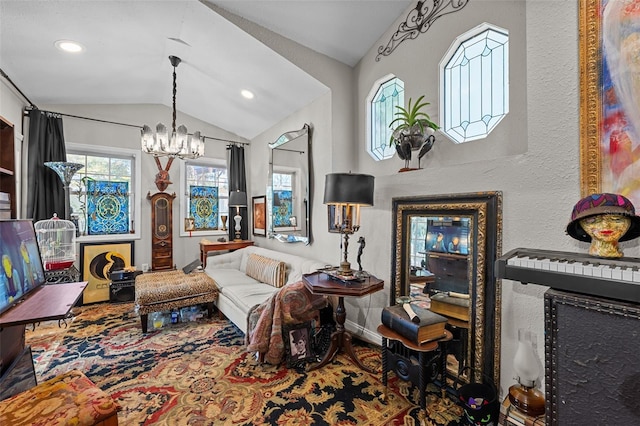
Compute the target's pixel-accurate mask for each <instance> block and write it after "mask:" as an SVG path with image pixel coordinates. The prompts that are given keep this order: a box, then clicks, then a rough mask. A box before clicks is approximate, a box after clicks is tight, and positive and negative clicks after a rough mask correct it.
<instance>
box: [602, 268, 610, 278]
mask: <svg viewBox="0 0 640 426" xmlns="http://www.w3.org/2000/svg"><path fill="white" fill-rule="evenodd" d="M600 274H601V275H600V276H601V277H602V278H609V279H611V268H610V267H609V266H606V265H605V266H603V267H602V268H600Z"/></svg>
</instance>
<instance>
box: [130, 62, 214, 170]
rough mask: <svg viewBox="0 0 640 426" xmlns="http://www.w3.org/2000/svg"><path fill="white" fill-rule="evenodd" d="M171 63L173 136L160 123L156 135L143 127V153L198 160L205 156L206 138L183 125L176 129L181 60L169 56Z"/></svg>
mask: <svg viewBox="0 0 640 426" xmlns="http://www.w3.org/2000/svg"><path fill="white" fill-rule="evenodd" d="M169 61H170V62H171V65H172V66H173V121H172V127H171V134H169V132H168V131H167V127H166V126H165V125H164V124H162V123H158V125H157V126H156V131H155V134H154V133H153V131H152V130H151V127H149V126H147V125H146V124H145V125H144V126H143V127H142V140H141V143H142V151H143V152H146V153H147V154H152V155H154V156H155V157H161V156H169V157H172V158H173V157H179V158H198V157H200V156H201V155H203V154H204V137H202V136H200V132H195V133H194V134H193V135H190V134H188V133H187V128H186V127H185V126H183V125H181V126H180V127H178V128H177V129H176V93H177V85H176V67H177V66H178V64H180V62H181V59H180V58H178V57H177V56H169Z"/></svg>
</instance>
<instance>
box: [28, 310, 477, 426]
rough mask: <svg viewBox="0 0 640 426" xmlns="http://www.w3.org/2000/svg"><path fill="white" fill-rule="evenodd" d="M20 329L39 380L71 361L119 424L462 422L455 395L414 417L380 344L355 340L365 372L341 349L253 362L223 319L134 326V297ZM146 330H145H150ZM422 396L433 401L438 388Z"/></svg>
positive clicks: (412, 395) (406, 389)
mask: <svg viewBox="0 0 640 426" xmlns="http://www.w3.org/2000/svg"><path fill="white" fill-rule="evenodd" d="M73 315H74V316H73V318H69V319H67V321H66V325H65V324H62V325H60V326H59V325H58V322H57V321H55V322H54V321H52V322H46V323H42V324H40V325H38V326H37V327H36V328H35V329H34V330H32V329H31V327H27V332H26V344H27V345H30V346H31V349H32V351H33V357H34V364H35V367H36V375H37V378H38V382H39V383H40V382H42V381H44V380H46V379H48V378H51V377H53V376H56V375H58V374H62V373H64V372H67V371H69V370H72V369H78V370H80V371H82V372H84V373H85V374H86V376H87V377H88V378H89V379H91V380H92V381H93V382H94V383H95V384H96V385H97V386H98V387H100V388H101V389H102V390H104V391H105V392H107V393H108V394H110V395H111V397H112V398H113V399H114V400H115V401H116V403H117V404H119V406H120V411H119V412H118V420H119V423H120V424H121V425H126V426H131V425H166V426H176V425H189V426H201V425H202V426H204V425H207V426H208V425H296V426H304V425H338V426H348V425H372V426H378V425H406V426H417V425H425V426H439V425H447V426H454V425H461V424H465V423H464V421H463V420H464V413H463V411H462V409H461V408H459V407H458V406H456V405H455V404H454V403H451V404H449V407H448V408H447V409H441V410H435V409H432V410H429V414H428V415H427V417H426V418H424V419H421V416H420V415H419V412H420V409H419V407H418V406H417V405H416V404H415V403H414V401H417V395H418V392H417V389H414V388H413V387H411V386H410V385H409V384H407V383H406V382H404V381H401V380H397V379H396V378H395V376H394V375H393V374H390V380H389V385H388V388H387V391H386V394H387V398H386V400H385V399H384V398H383V395H384V392H385V389H384V386H383V385H382V383H381V374H380V370H381V355H380V349H379V348H376V347H375V346H368V345H365V344H362V345H358V346H357V347H356V353H357V356H358V357H359V358H360V359H361V360H362V362H363V364H365V365H366V366H368V367H371V368H373V369H374V370H376V371H377V372H378V373H377V374H369V373H367V372H365V371H362V370H360V369H359V368H358V367H357V366H355V365H354V364H352V363H351V362H350V360H349V358H348V357H346V356H344V355H343V354H339V355H338V356H337V357H336V358H335V359H334V360H333V362H331V363H329V364H328V365H326V366H324V367H323V368H320V369H318V370H315V371H312V372H309V373H307V372H305V371H304V370H303V369H295V368H287V367H286V363H282V364H281V365H280V366H273V365H268V364H262V363H259V362H258V361H257V360H256V359H255V357H254V356H253V355H252V354H250V353H247V352H246V351H245V345H244V335H243V333H242V332H240V331H239V330H238V329H237V328H236V327H235V326H234V325H233V324H232V323H231V322H230V321H228V320H226V319H218V317H217V314H216V315H214V318H212V319H206V318H201V319H198V320H196V321H188V322H182V323H177V324H168V325H165V326H163V327H162V328H160V329H157V330H153V331H150V332H149V333H148V334H146V335H145V334H142V331H141V327H140V319H139V316H138V315H137V314H136V312H135V311H134V307H133V304H132V303H123V304H99V305H92V306H86V307H80V308H74V309H73ZM150 330H152V329H150ZM432 391H433V392H430V393H429V397H428V402H429V401H430V403H434V402H437V399H438V397H437V395H438V392H437V389H435V388H434V389H432Z"/></svg>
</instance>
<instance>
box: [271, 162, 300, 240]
mask: <svg viewBox="0 0 640 426" xmlns="http://www.w3.org/2000/svg"><path fill="white" fill-rule="evenodd" d="M293 182H295V173H278V172H274V173H273V210H272V216H273V227H274V228H288V227H292V226H295V224H294V223H292V218H293V217H294V216H295V215H294V200H293V190H294V188H293ZM294 221H295V219H294Z"/></svg>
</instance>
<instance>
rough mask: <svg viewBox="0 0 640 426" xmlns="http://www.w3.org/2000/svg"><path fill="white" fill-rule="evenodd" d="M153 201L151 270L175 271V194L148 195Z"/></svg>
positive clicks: (158, 193) (159, 193)
mask: <svg viewBox="0 0 640 426" xmlns="http://www.w3.org/2000/svg"><path fill="white" fill-rule="evenodd" d="M147 198H148V199H149V200H151V270H153V271H162V270H166V269H175V265H174V264H173V225H172V224H173V213H172V211H173V199H174V198H176V194H175V192H174V193H173V194H167V193H166V192H157V193H155V194H153V195H151V193H149V194H147Z"/></svg>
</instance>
